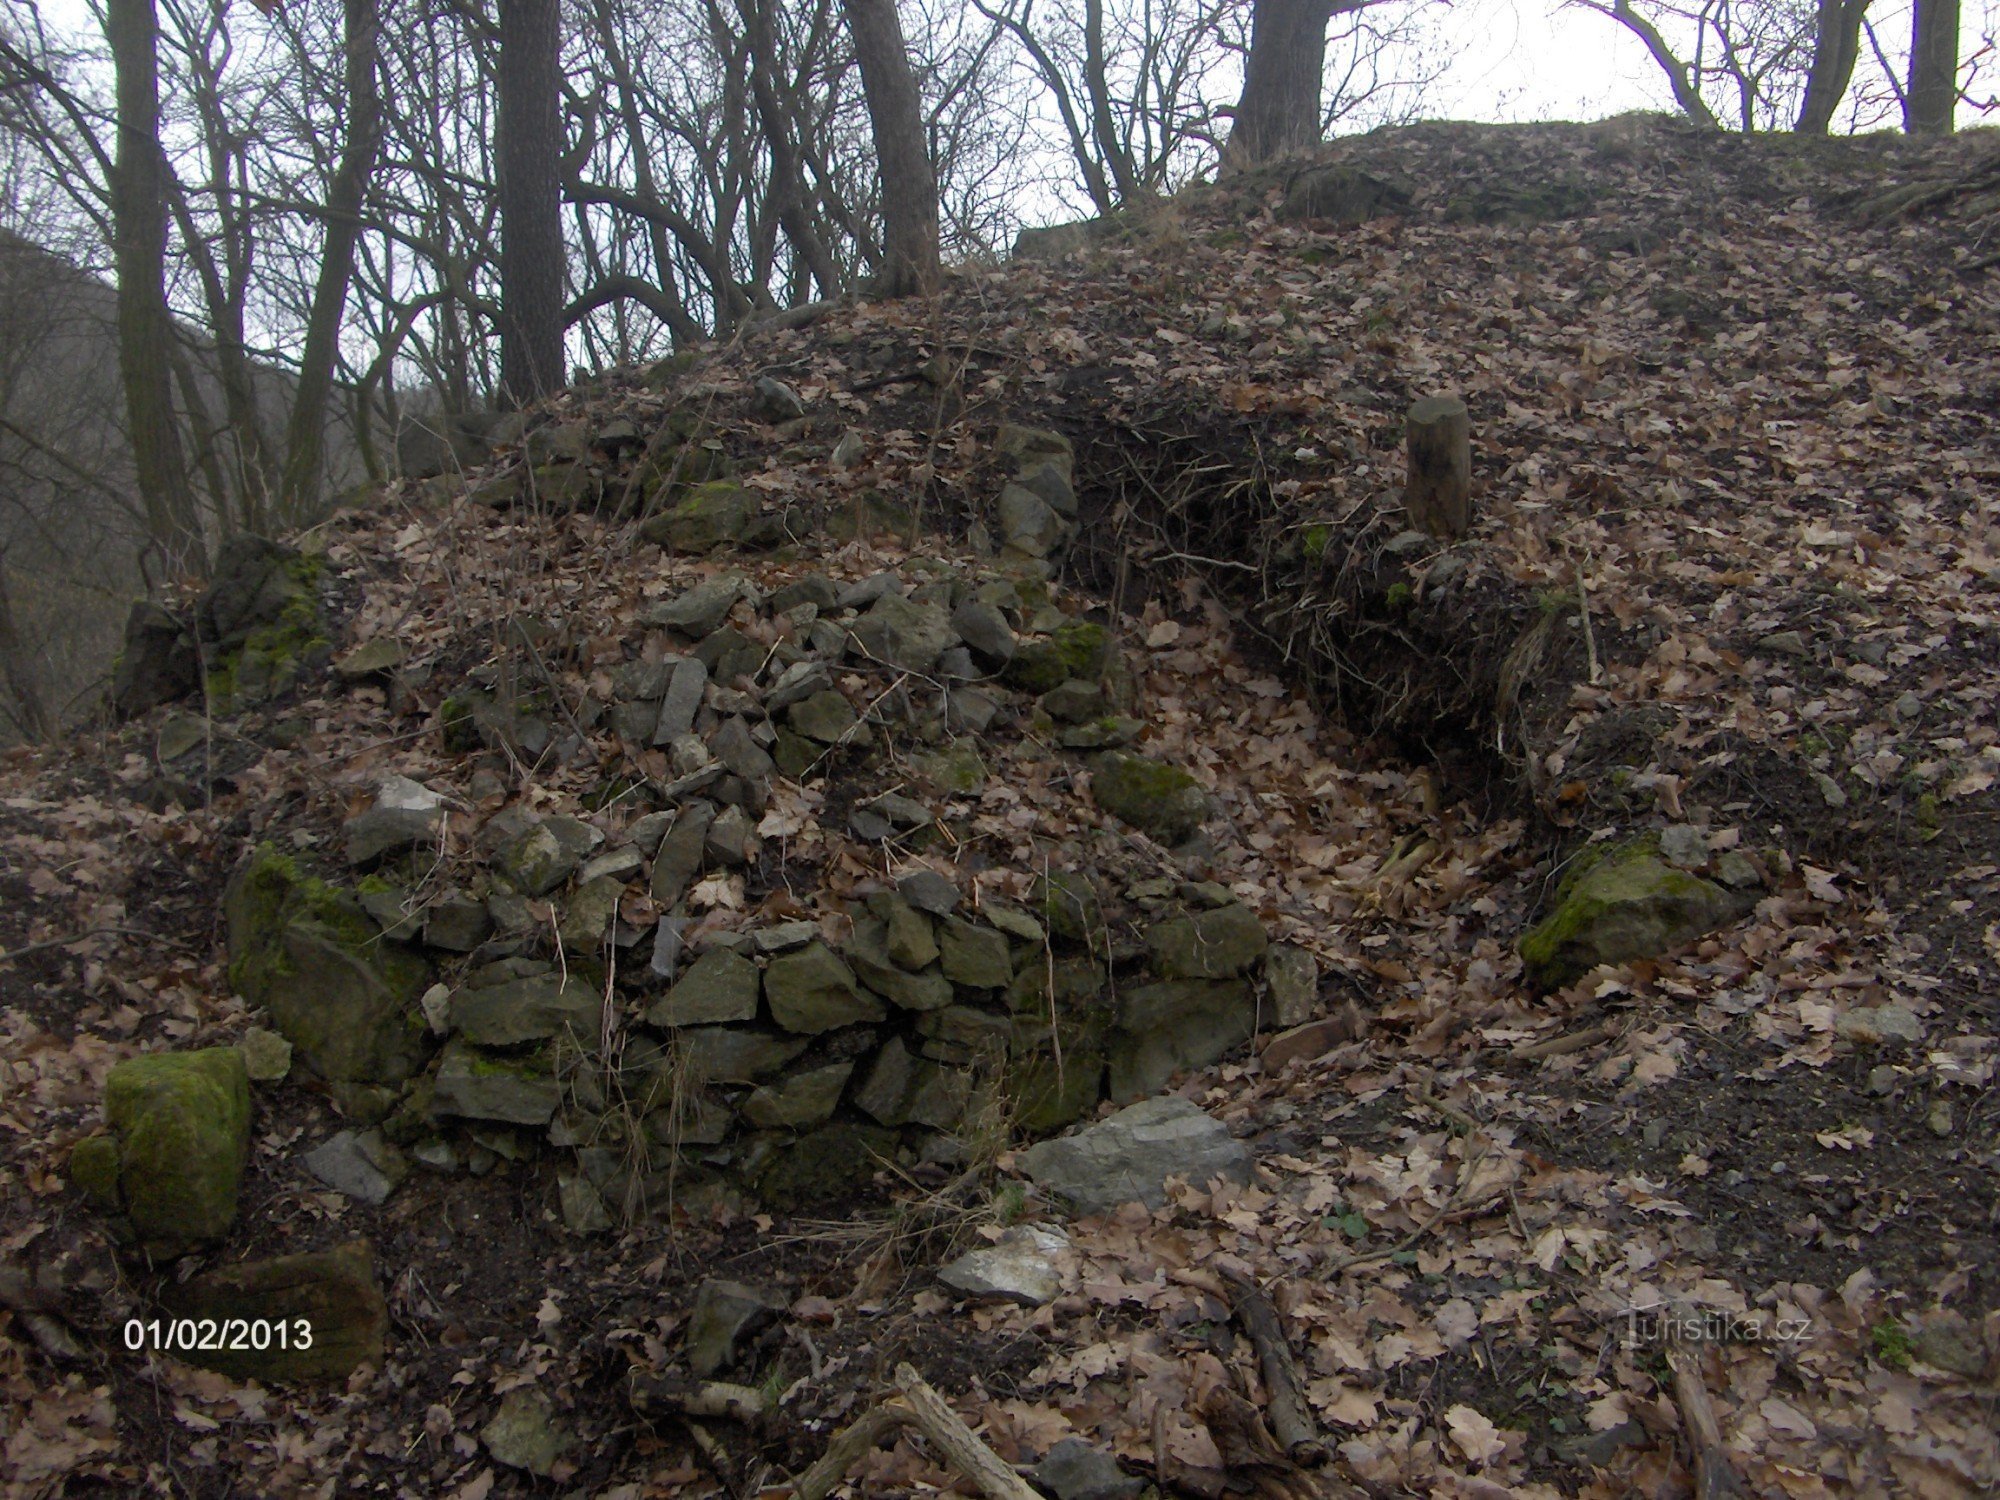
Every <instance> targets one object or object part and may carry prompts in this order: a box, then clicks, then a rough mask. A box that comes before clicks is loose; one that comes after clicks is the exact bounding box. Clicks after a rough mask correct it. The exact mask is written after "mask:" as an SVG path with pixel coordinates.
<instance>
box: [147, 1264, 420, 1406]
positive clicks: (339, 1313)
mask: <svg viewBox="0 0 2000 1500" xmlns="http://www.w3.org/2000/svg"><path fill="white" fill-rule="evenodd" d="M161 1300H162V1301H163V1303H165V1305H166V1306H167V1308H168V1309H169V1310H170V1311H171V1312H173V1313H174V1314H175V1315H176V1316H177V1317H184V1318H194V1319H204V1318H207V1319H213V1320H215V1321H216V1322H217V1323H218V1324H224V1323H228V1322H230V1321H232V1320H241V1322H242V1323H243V1324H245V1325H247V1326H249V1327H252V1328H254V1327H258V1326H260V1325H261V1326H263V1327H264V1328H266V1329H267V1330H270V1331H271V1333H272V1335H273V1336H272V1337H271V1338H270V1340H269V1344H268V1347H266V1348H264V1349H261V1350H259V1349H228V1350H209V1351H197V1352H192V1353H186V1354H183V1355H182V1356H181V1357H182V1358H184V1359H186V1360H187V1361H188V1362H189V1363H190V1364H197V1365H200V1366H202V1367H203V1368H205V1369H210V1370H215V1371H218V1372H219V1373H221V1374H223V1375H227V1376H228V1377H229V1378H230V1379H232V1380H262V1381H271V1380H328V1381H336V1380H345V1379H346V1378H347V1377H348V1376H349V1375H351V1374H353V1373H354V1371H355V1370H356V1369H357V1368H359V1367H360V1366H361V1365H363V1364H380V1363H381V1361H382V1345H383V1340H384V1339H385V1337H386V1336H387V1334H388V1330H389V1312H388V1307H387V1305H386V1304H385V1303H384V1301H383V1298H382V1289H381V1287H379V1286H378V1285H377V1284H376V1281H375V1258H374V1255H373V1253H372V1252H371V1251H370V1249H369V1247H368V1244H367V1242H366V1241H363V1240H355V1241H351V1242H350V1243H348V1244H345V1245H341V1246H338V1247H336V1248H335V1249H332V1250H319V1251H314V1252H312V1253H311V1254H306V1255H283V1256H278V1257H276V1258H275V1259H270V1260H253V1261H244V1262H241V1263H239V1264H236V1265H232V1266H227V1267H225V1268H223V1269H221V1270H217V1271H211V1272H209V1273H208V1274H206V1275H203V1276H197V1277H196V1278H194V1279H193V1280H192V1281H189V1282H186V1283H183V1284H182V1285H180V1286H177V1287H170V1288H168V1289H167V1290H165V1291H163V1292H162V1294H161ZM302 1329H307V1330H310V1336H309V1339H303V1340H302V1339H301V1338H300V1332H301V1330H302ZM280 1331H282V1334H283V1337H282V1338H281V1337H278V1336H277V1335H278V1334H279V1332H280Z"/></svg>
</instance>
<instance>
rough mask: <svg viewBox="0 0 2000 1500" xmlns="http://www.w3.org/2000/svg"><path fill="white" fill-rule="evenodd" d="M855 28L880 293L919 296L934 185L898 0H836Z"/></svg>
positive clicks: (924, 288) (932, 245)
mask: <svg viewBox="0 0 2000 1500" xmlns="http://www.w3.org/2000/svg"><path fill="white" fill-rule="evenodd" d="M840 8H841V9H842V10H843V11H845V12H846V14H847V25H848V28H849V30H851V31H852V32H853V33H854V54H855V59H856V61H858V62H859V63H860V64H861V92H862V93H863V94H864V95H865V96H866V97H867V100H868V119H869V122H870V124H871V125H872V126H873V127H874V133H875V158H876V162H877V166H878V169H879V171H880V173H881V178H882V230H883V234H882V241H883V243H882V261H883V265H882V281H881V287H880V290H881V291H882V293H883V294H884V295H885V296H890V297H909V296H919V295H923V294H925V293H928V292H932V291H935V290H936V289H937V285H938V281H939V278H940V271H939V267H938V190H937V176H936V174H935V173H934V172H933V171H932V169H931V158H930V151H929V149H928V146H927V143H926V141H925V138H924V115H923V107H922V104H921V102H920V101H919V100H918V98H917V80H916V76H915V74H914V73H912V72H911V70H910V54H909V50H908V48H906V47H905V46H904V44H903V23H902V22H901V21H900V20H898V19H897V16H896V0H840Z"/></svg>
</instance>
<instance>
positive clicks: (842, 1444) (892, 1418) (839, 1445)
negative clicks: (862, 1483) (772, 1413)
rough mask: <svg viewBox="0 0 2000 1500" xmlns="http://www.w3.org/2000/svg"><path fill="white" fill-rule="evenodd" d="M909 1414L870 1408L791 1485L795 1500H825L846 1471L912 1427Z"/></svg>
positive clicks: (892, 1408) (894, 1409)
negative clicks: (890, 1436) (887, 1441)
mask: <svg viewBox="0 0 2000 1500" xmlns="http://www.w3.org/2000/svg"><path fill="white" fill-rule="evenodd" d="M909 1420H910V1414H909V1413H908V1412H906V1411H904V1410H903V1409H902V1408H900V1407H895V1406H871V1407H870V1408H868V1410H867V1411H865V1412H863V1413H862V1414H861V1415H860V1416H859V1417H857V1418H855V1420H854V1421H852V1422H850V1423H849V1424H848V1425H847V1427H846V1429H845V1430H844V1431H843V1432H842V1433H841V1434H840V1436H839V1437H837V1438H835V1439H834V1440H833V1441H832V1442H831V1443H829V1444H828V1445H827V1450H826V1452H824V1453H822V1454H821V1455H820V1456H819V1460H818V1462H816V1463H815V1464H814V1465H813V1466H812V1467H811V1468H810V1469H807V1470H806V1471H805V1473H803V1474H801V1475H800V1476H799V1477H798V1481H797V1482H796V1483H795V1484H793V1486H792V1494H793V1496H794V1497H795V1500H826V1497H827V1496H828V1495H830V1494H832V1493H833V1491H834V1487H835V1486H836V1485H838V1484H840V1483H841V1481H842V1480H844V1479H846V1478H847V1471H848V1470H849V1469H851V1468H853V1467H854V1466H855V1465H856V1464H857V1463H859V1462H860V1461H861V1459H862V1457H863V1456H864V1455H866V1454H868V1453H872V1452H873V1451H874V1450H875V1449H876V1448H878V1447H880V1446H881V1444H882V1440H883V1439H884V1438H886V1437H888V1436H889V1435H890V1434H891V1433H895V1432H901V1431H902V1430H903V1428H904V1427H905V1426H907V1425H908V1424H909Z"/></svg>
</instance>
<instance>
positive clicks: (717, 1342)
mask: <svg viewBox="0 0 2000 1500" xmlns="http://www.w3.org/2000/svg"><path fill="white" fill-rule="evenodd" d="M789 1306H790V1304H789V1303H787V1302H786V1301H785V1299H784V1298H782V1297H780V1296H777V1295H776V1294H774V1293H770V1292H765V1291H760V1290H759V1289H758V1288H756V1287H752V1286H746V1285H745V1284H744V1283H742V1282H740V1281H704V1282H703V1283H702V1284H701V1286H700V1288H699V1289H698V1290H697V1291H696V1292H695V1294H694V1309H693V1310H692V1311H691V1312H690V1313H689V1314H688V1324H687V1335H686V1352H687V1362H688V1369H690V1370H691V1371H693V1372H694V1374H695V1376H696V1377H697V1378H698V1379H701V1380H710V1379H713V1378H714V1377H715V1376H717V1375H720V1374H721V1373H722V1372H723V1371H725V1370H727V1369H729V1368H730V1367H731V1366H733V1365H734V1364H735V1363H736V1360H737V1357H738V1354H739V1346H740V1345H741V1343H742V1342H743V1340H744V1339H745V1338H747V1337H748V1336H749V1335H750V1334H753V1333H755V1332H756V1331H757V1330H758V1329H760V1328H762V1327H764V1326H765V1325H766V1324H768V1323H770V1322H771V1321H772V1320H773V1319H775V1318H778V1317H780V1316H782V1315H783V1314H784V1312H785V1311H786V1309H787V1308H788V1307H789Z"/></svg>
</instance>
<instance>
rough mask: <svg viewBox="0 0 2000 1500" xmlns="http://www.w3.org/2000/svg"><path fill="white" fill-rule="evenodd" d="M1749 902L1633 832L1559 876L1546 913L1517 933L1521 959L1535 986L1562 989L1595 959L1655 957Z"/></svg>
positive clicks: (1617, 960)
mask: <svg viewBox="0 0 2000 1500" xmlns="http://www.w3.org/2000/svg"><path fill="white" fill-rule="evenodd" d="M1754 904H1755V900H1754V898H1753V897H1750V896H1748V895H1745V894H1742V893H1739V892H1735V891H1729V890H1725V889H1724V888H1723V887H1721V886H1719V885H1716V884H1714V883H1712V882H1710V881H1707V880H1703V879H1702V878H1701V877H1700V876H1698V875H1692V874H1690V873H1688V872H1687V871H1686V870H1679V869H1676V868H1674V867H1673V866H1672V865H1670V864H1668V863H1667V862H1666V861H1665V860H1664V859H1662V858H1661V857H1660V854H1659V847H1658V844H1657V843H1656V842H1654V841H1652V840H1647V839H1638V840H1634V841H1633V842H1631V843H1629V844H1625V845H1623V846H1621V847H1618V848H1615V849H1610V850H1607V851H1605V852H1604V853H1602V854H1601V855H1598V856H1597V857H1596V858H1595V859H1594V860H1593V861H1592V862H1591V863H1589V864H1587V865H1584V866H1582V867H1581V868H1579V869H1577V870H1574V871H1573V872H1572V873H1571V874H1570V875H1569V876H1568V877H1567V878H1566V879H1565V880H1564V881H1563V883H1562V885H1561V886H1560V887H1559V888H1558V890H1557V892H1556V899H1555V902H1554V905H1553V907H1552V909H1551V910H1550V912H1549V915H1548V916H1547V917H1545V918H1543V920H1542V921H1541V922H1540V923H1538V924H1537V925H1536V926H1535V927H1534V928H1533V929H1532V930H1531V931H1529V932H1528V933H1527V934H1526V935H1525V936H1524V937H1523V938H1522V939H1521V944H1520V951H1521V959H1522V962H1523V963H1525V964H1526V966H1527V972H1528V978H1529V980H1530V981H1531V982H1532V983H1533V984H1534V985H1535V986H1536V987H1537V988H1538V989H1543V990H1552V989H1560V988H1562V987H1563V986H1564V985H1566V984H1572V983H1574V982H1575V981H1576V980H1578V979H1581V978H1582V977H1583V976H1584V975H1585V974H1588V973H1589V972H1590V971H1591V970H1592V969H1594V968H1596V967H1597V966H1598V965H1599V964H1615V963H1624V962H1626V961H1627V960H1629V959H1635V958H1657V957H1659V956H1661V955H1662V954H1665V953H1667V952H1668V951H1669V950H1671V949H1674V948H1677V947H1680V946H1681V945H1682V944H1684V943H1688V942H1691V941H1693V940H1694V939H1695V938H1698V937H1702V936H1704V935H1705V934H1707V933H1710V932H1713V931H1715V930H1716V929H1717V928H1718V927H1722V926H1724V925H1726V924H1727V923H1729V922H1733V921H1735V920H1736V919H1737V918H1739V917H1741V916H1743V915H1744V914H1745V913H1746V912H1748V911H1749V910H1750V909H1751V907H1752V906H1753V905H1754Z"/></svg>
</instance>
